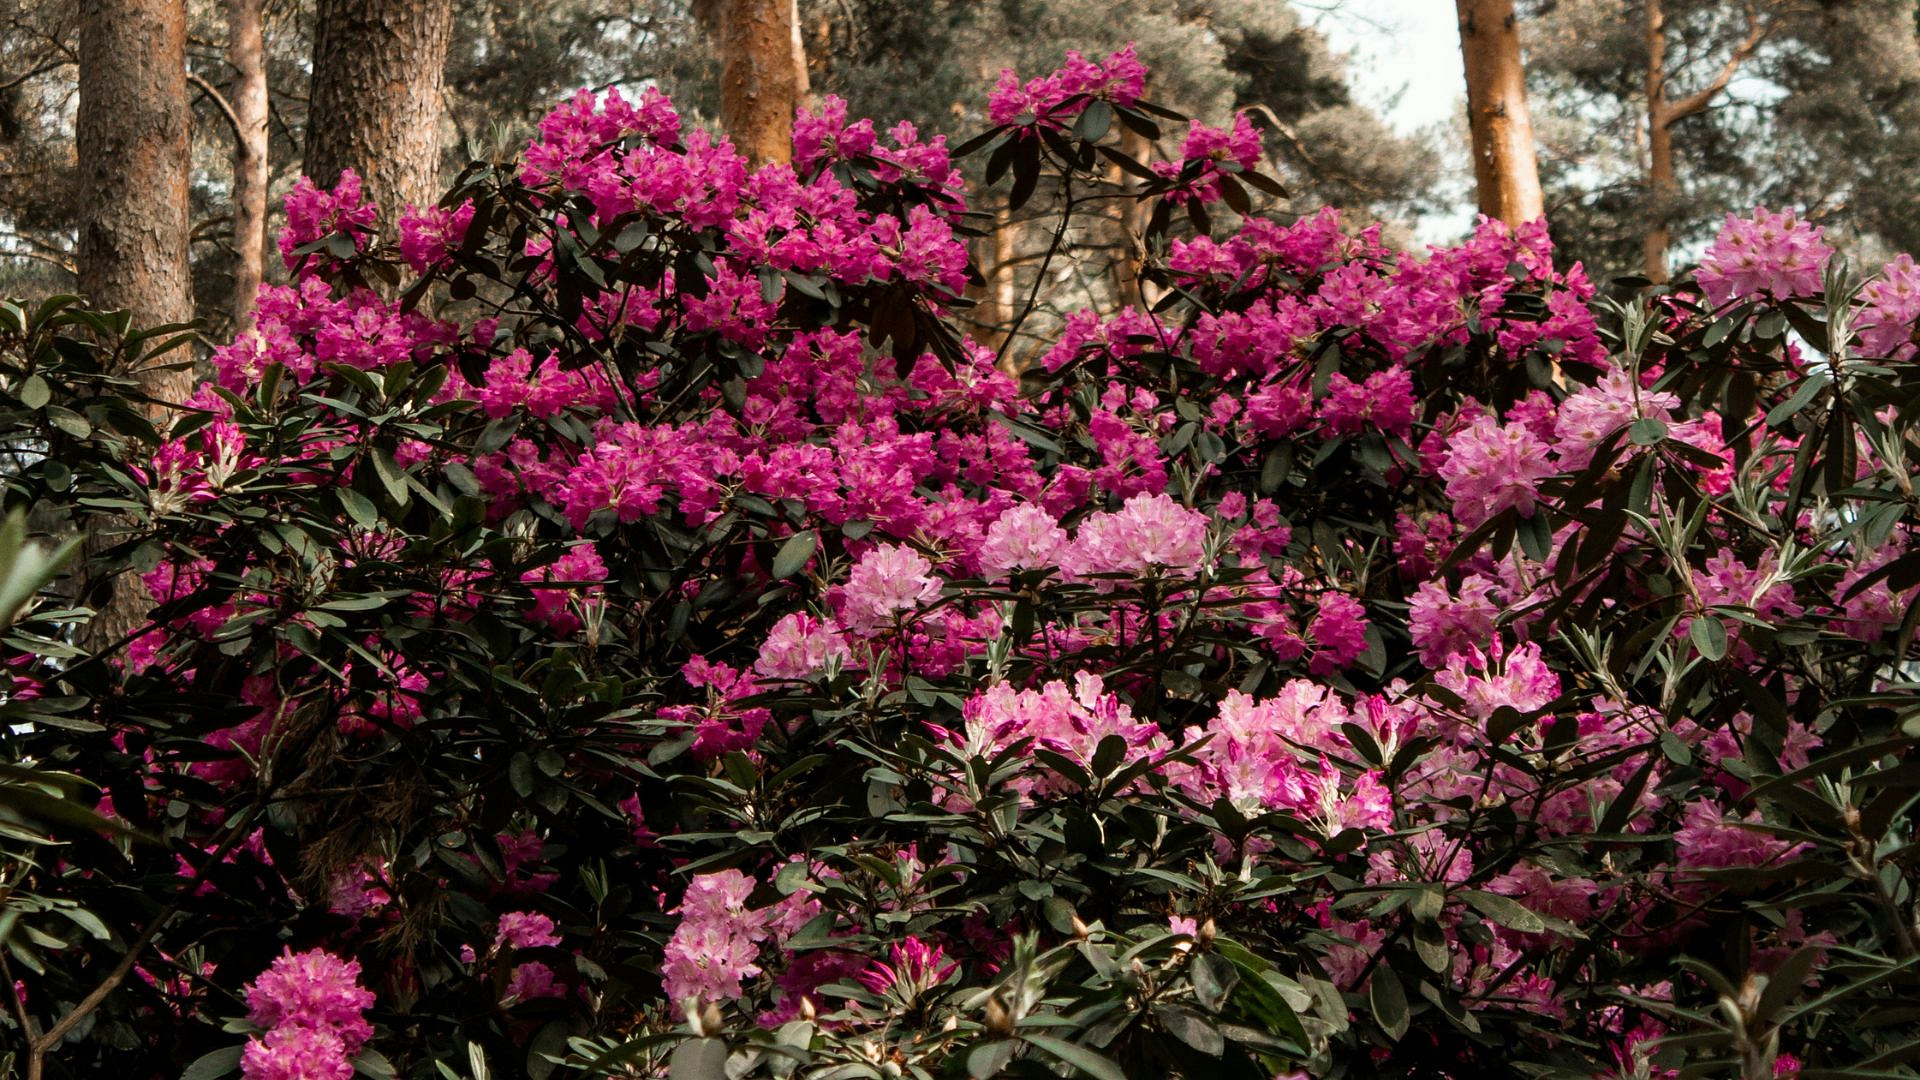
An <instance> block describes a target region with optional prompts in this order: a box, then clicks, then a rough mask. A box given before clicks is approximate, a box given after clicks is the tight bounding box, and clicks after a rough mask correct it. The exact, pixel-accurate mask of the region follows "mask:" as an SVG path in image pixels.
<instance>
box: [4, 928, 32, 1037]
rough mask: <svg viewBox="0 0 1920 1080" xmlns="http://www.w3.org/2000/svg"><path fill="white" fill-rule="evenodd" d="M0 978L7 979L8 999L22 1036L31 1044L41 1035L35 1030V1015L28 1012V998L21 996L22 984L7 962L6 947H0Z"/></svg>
mask: <svg viewBox="0 0 1920 1080" xmlns="http://www.w3.org/2000/svg"><path fill="white" fill-rule="evenodd" d="M0 979H5V980H7V1000H8V1001H9V1002H10V1003H11V1004H12V1005H13V1018H14V1021H15V1022H16V1023H18V1024H19V1025H20V1036H21V1038H23V1039H25V1040H26V1041H27V1043H28V1044H29V1045H31V1044H32V1043H33V1041H34V1040H35V1039H38V1038H39V1037H40V1036H39V1033H38V1032H36V1031H34V1030H33V1016H32V1014H30V1013H28V1012H27V1000H26V999H25V998H23V997H21V996H20V984H19V983H17V982H15V981H14V978H13V965H11V964H9V963H7V954H6V950H4V949H0Z"/></svg>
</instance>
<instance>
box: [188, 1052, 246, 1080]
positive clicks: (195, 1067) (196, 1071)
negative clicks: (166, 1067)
mask: <svg viewBox="0 0 1920 1080" xmlns="http://www.w3.org/2000/svg"><path fill="white" fill-rule="evenodd" d="M245 1050H246V1047H245V1046H223V1047H221V1048H220V1049H218V1050H215V1051H213V1052H212V1053H210V1054H202V1055H201V1056H200V1057H198V1058H196V1059H194V1062H193V1064H191V1065H189V1066H187V1068H186V1071H185V1072H183V1073H181V1074H180V1080H214V1078H215V1077H220V1076H225V1075H227V1074H228V1073H236V1072H239V1071H240V1055H241V1054H242V1053H243V1052H244V1051H245Z"/></svg>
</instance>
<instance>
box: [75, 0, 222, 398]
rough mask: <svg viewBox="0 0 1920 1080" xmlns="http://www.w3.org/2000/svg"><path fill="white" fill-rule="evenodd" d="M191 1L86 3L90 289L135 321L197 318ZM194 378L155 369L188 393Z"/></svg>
mask: <svg viewBox="0 0 1920 1080" xmlns="http://www.w3.org/2000/svg"><path fill="white" fill-rule="evenodd" d="M189 116H190V114H189V112H188V103H187V14H186V5H185V3H184V0H84V2H83V4H82V6H81V22H80V104H79V111H78V113H77V115H76V117H75V132H74V133H75V142H76V150H77V151H78V155H79V163H80V184H81V191H80V200H79V204H80V208H81V212H82V215H83V218H82V221H81V222H80V252H79V265H78V269H79V277H80V291H81V292H82V293H85V294H86V296H87V298H88V299H89V300H90V301H91V302H92V303H93V304H94V305H95V306H96V307H101V308H126V309H128V310H130V311H132V312H133V322H134V325H135V326H152V325H156V324H159V323H170V322H186V321H187V320H189V319H191V318H193V290H192V279H191V278H190V276H189V275H188V272H187V232H188V221H187V175H188V165H189V162H188V153H189V144H188V131H189V128H188V125H189ZM190 381H191V377H190V376H189V375H188V374H187V373H185V372H167V373H161V374H157V375H155V376H154V378H153V380H152V381H150V382H149V384H148V390H149V392H151V393H153V394H154V395H155V396H157V397H163V398H168V399H170V400H174V401H178V400H180V399H181V398H184V397H186V387H187V385H188V384H189V383H190Z"/></svg>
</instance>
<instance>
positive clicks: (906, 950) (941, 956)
mask: <svg viewBox="0 0 1920 1080" xmlns="http://www.w3.org/2000/svg"><path fill="white" fill-rule="evenodd" d="M887 957H888V959H887V960H886V961H884V962H883V961H879V960H875V961H874V962H873V964H872V965H871V966H870V967H868V968H867V970H865V971H863V972H861V973H860V974H859V975H858V976H856V977H857V978H858V979H859V980H860V983H861V985H863V986H865V987H866V988H867V989H869V990H871V991H873V992H874V993H876V994H883V995H887V996H890V997H893V998H896V999H898V1000H900V1001H902V1002H913V1001H917V1000H919V998H920V997H921V996H922V995H924V994H926V993H927V992H928V991H930V990H932V989H934V988H935V987H937V986H939V985H940V984H941V983H943V982H945V981H946V980H947V977H948V976H949V975H952V974H953V973H954V972H955V971H957V970H959V967H960V965H958V964H956V963H954V962H953V961H951V960H948V959H947V958H946V952H945V950H944V949H942V948H941V947H940V946H938V945H929V944H927V943H926V942H924V941H921V940H920V939H919V938H917V937H908V938H907V939H906V940H905V941H896V942H894V943H893V944H891V945H889V946H887Z"/></svg>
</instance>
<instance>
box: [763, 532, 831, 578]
mask: <svg viewBox="0 0 1920 1080" xmlns="http://www.w3.org/2000/svg"><path fill="white" fill-rule="evenodd" d="M819 547H820V537H819V535H818V534H817V533H815V532H814V531H813V530H812V529H807V530H805V531H802V532H797V533H794V534H793V535H792V536H790V537H788V538H787V542H786V543H784V544H781V545H780V550H779V551H778V552H776V553H775V554H774V556H773V577H774V580H776V581H784V580H786V579H787V578H790V577H792V576H793V575H795V574H797V573H799V572H800V571H801V569H802V568H803V567H805V566H806V565H807V560H809V559H811V558H813V553H814V552H815V551H816V550H818V549H819Z"/></svg>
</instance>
